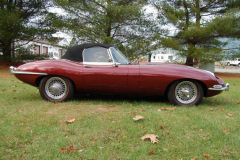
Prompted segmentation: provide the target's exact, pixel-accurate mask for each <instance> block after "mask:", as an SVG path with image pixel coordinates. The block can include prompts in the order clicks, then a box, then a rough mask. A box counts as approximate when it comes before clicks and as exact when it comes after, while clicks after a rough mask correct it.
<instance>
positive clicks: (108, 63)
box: [83, 62, 114, 66]
mask: <svg viewBox="0 0 240 160" xmlns="http://www.w3.org/2000/svg"><path fill="white" fill-rule="evenodd" d="M113 64H114V63H112V62H83V65H104V66H106V65H109V66H111V65H113Z"/></svg>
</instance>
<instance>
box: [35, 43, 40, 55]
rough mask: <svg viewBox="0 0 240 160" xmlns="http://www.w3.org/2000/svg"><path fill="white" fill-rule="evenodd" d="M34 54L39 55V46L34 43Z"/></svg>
mask: <svg viewBox="0 0 240 160" xmlns="http://www.w3.org/2000/svg"><path fill="white" fill-rule="evenodd" d="M34 54H35V55H39V54H40V46H38V45H35V47H34Z"/></svg>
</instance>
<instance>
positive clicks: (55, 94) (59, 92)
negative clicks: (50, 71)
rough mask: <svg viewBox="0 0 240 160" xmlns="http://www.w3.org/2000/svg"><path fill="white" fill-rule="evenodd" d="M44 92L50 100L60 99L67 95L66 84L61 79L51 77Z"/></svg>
mask: <svg viewBox="0 0 240 160" xmlns="http://www.w3.org/2000/svg"><path fill="white" fill-rule="evenodd" d="M45 92H46V94H47V96H48V97H50V98H52V99H56V100H57V99H61V98H63V97H64V96H65V95H66V93H67V84H66V82H65V81H64V80H63V79H62V78H59V77H52V78H50V79H48V80H47V82H46V85H45Z"/></svg>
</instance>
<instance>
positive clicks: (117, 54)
mask: <svg viewBox="0 0 240 160" xmlns="http://www.w3.org/2000/svg"><path fill="white" fill-rule="evenodd" d="M110 51H111V53H112V56H113V59H114V61H115V62H116V63H121V64H129V63H131V61H130V60H129V59H128V58H127V57H126V56H124V54H122V52H121V51H120V50H118V49H117V48H114V47H111V48H110Z"/></svg>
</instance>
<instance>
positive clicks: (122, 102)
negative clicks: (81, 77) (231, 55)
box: [0, 67, 240, 160]
mask: <svg viewBox="0 0 240 160" xmlns="http://www.w3.org/2000/svg"><path fill="white" fill-rule="evenodd" d="M220 76H222V78H223V79H224V80H225V82H228V83H230V91H229V92H223V93H222V94H220V95H218V96H215V97H211V98H204V99H203V101H202V103H201V104H200V105H199V106H192V107H176V108H175V109H172V110H163V108H173V107H174V106H172V105H171V104H170V103H169V102H168V101H167V100H164V99H161V98H158V97H153V98H143V97H140V98H139V97H138V98H133V97H130V98H129V97H117V96H99V95H93V96H88V95H84V96H83V95H78V96H75V97H74V99H73V100H72V101H69V102H65V103H53V102H47V101H44V100H42V98H41V97H40V94H39V91H38V89H37V88H34V87H32V86H30V85H27V84H24V83H22V82H21V81H19V80H17V79H16V78H15V77H14V76H10V75H9V74H8V71H7V70H6V69H5V68H4V67H1V68H0V106H1V107H0V157H1V158H0V159H67V160H70V159H189V160H190V159H240V75H239V74H229V75H227V76H226V75H223V74H222V75H220ZM136 115H141V116H143V117H144V119H143V120H139V121H134V120H133V118H134V117H135V116H136ZM74 118H75V121H74V122H73V123H66V121H68V120H71V119H74ZM146 133H148V134H154V135H158V140H159V141H160V142H159V143H155V144H153V143H151V141H150V140H144V141H143V140H141V137H143V136H144V135H145V134H146Z"/></svg>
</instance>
